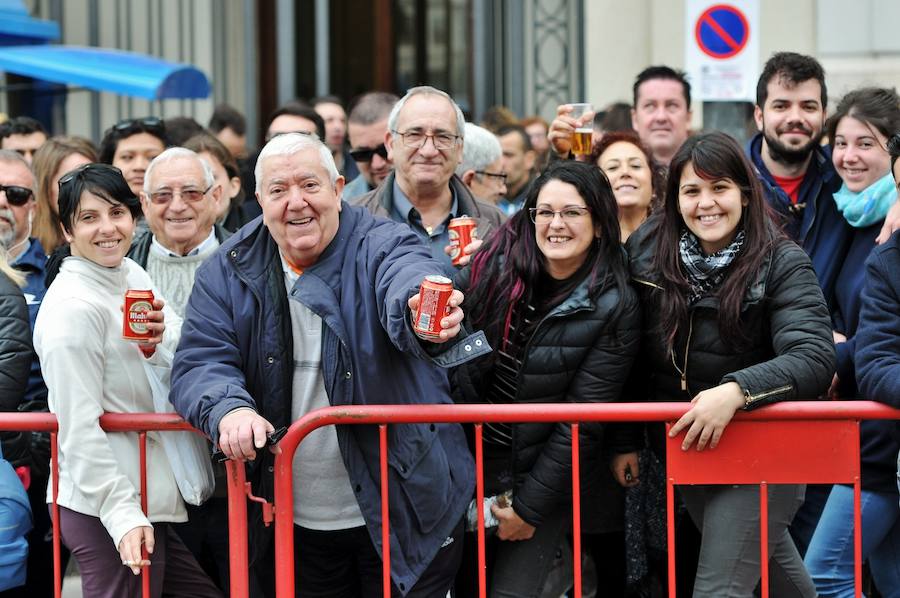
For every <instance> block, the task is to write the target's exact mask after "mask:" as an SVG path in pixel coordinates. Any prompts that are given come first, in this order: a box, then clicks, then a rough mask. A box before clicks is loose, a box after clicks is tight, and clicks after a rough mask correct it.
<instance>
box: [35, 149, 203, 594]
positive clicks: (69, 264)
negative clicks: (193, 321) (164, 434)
mask: <svg viewBox="0 0 900 598" xmlns="http://www.w3.org/2000/svg"><path fill="white" fill-rule="evenodd" d="M140 210H141V208H140V202H139V201H138V199H137V197H135V196H134V194H133V193H132V192H131V190H130V189H129V187H128V185H127V183H126V181H125V179H124V178H123V176H122V173H121V172H120V171H119V169H117V168H115V167H112V166H108V165H105V164H88V165H86V166H83V167H81V168H79V169H77V170H75V171H73V172H70V173H69V174H67V175H65V176H64V177H63V178H62V179H60V191H59V216H60V221H61V222H62V225H63V228H64V230H65V236H66V239H67V240H68V241H69V245H68V246H63V247H60V248H59V249H58V250H57V251H56V252H55V253H54V255H53V256H52V257H51V263H50V264H49V265H48V274H47V276H48V281H49V282H51V284H50V287H49V289H48V291H47V295H46V296H45V298H44V302H43V305H42V308H41V311H40V313H39V314H38V320H37V325H36V327H35V333H34V344H35V350H36V351H37V353H38V356H39V357H40V359H41V365H42V367H43V373H44V379H45V381H46V383H47V389H48V391H49V404H50V409H51V411H52V412H53V413H54V414H55V415H56V417H57V419H58V421H59V436H58V439H59V485H58V487H57V488H56V491H57V492H58V503H59V506H60V509H59V511H60V530H61V534H62V540H63V542H64V543H65V544H66V546H67V547H68V548H69V549H70V550H71V551H72V554H73V555H74V557H75V559H76V560H77V561H78V565H79V569H80V571H81V580H82V588H83V591H84V595H85V596H91V597H109V598H114V597H116V598H118V597H120V596H129V595H134V596H136V595H138V594H139V592H140V586H141V581H140V578H139V577H137V575H138V574H139V573H140V572H141V570H142V568H143V567H145V566H147V565H150V563H151V561H152V564H153V570H152V575H151V590H152V591H151V595H152V596H154V597H159V596H161V595H163V594H166V595H177V596H219V595H220V594H219V592H218V590H216V588H215V586H214V585H213V584H212V582H211V581H210V580H209V578H207V577H206V576H205V575H204V574H203V573H202V570H201V569H200V566H199V565H198V564H197V562H196V561H195V560H194V558H193V557H192V556H191V554H190V552H188V550H187V549H186V548H185V547H184V545H183V544H182V543H181V540H179V539H178V537H177V536H176V535H175V533H174V532H173V531H172V530H171V529H170V527H169V526H168V525H167V523H169V522H179V521H184V520H185V519H186V512H185V507H184V503H183V501H182V498H181V496H180V494H179V491H178V486H177V484H176V481H175V477H174V474H173V472H172V467H171V465H170V463H169V459H168V456H167V453H166V451H165V450H164V449H163V446H162V444H161V443H160V442H159V439H158V437H156V436H157V433H154V432H149V433H148V434H147V436H148V440H147V479H148V481H149V491H148V494H147V500H148V512H147V514H146V515H145V514H144V513H143V512H142V510H141V502H140V496H139V492H140V478H139V476H140V459H139V446H138V435H137V433H133V432H128V433H125V432H106V431H104V430H103V429H102V428H101V427H100V423H99V418H100V416H101V415H103V413H104V412H118V413H141V412H150V411H154V402H153V395H152V391H151V386H150V382H149V381H148V378H147V374H146V372H145V369H144V366H143V363H142V362H143V361H144V360H145V359H149V360H150V362H151V363H152V364H154V365H155V366H157V367H162V368H166V367H171V363H167V361H168V360H170V359H171V353H173V352H174V349H175V345H176V344H177V341H178V336H179V332H180V327H181V321H180V320H179V319H178V317H177V316H175V315H174V313H172V311H171V310H170V309H169V308H168V307H165V306H164V305H163V301H162V300H161V299H159V295H158V294H156V296H157V299H156V300H155V301H154V302H153V309H152V310H151V311H149V312H148V320H149V323H148V324H147V327H148V329H149V330H150V331H151V332H152V333H153V335H154V336H152V337H151V338H149V339H148V340H146V341H143V342H141V343H140V344H135V343H132V342H129V341H126V340H124V339H123V338H122V318H123V314H122V311H121V306H122V304H123V299H124V294H125V291H126V290H128V289H152V288H153V284H152V282H151V280H150V277H149V276H148V275H147V273H146V272H145V271H144V270H143V269H141V268H140V266H138V265H137V264H135V263H134V262H132V261H131V260H130V259H127V258H126V257H125V254H126V252H127V251H128V247H129V245H130V244H131V239H132V236H133V234H134V227H135V218H136V217H137V215H138V214H139V213H140ZM164 314H165V315H164ZM159 344H161V345H162V347H164V348H165V349H166V350H158V351H157V350H156V346H157V345H159ZM151 352H152V353H153V354H152V356H150V357H145V354H149V353H151ZM52 496H53V488H52V487H51V488H50V489H48V497H52ZM142 548H146V551H147V558H146V559H145V558H144V556H143V555H142V553H141V550H142Z"/></svg>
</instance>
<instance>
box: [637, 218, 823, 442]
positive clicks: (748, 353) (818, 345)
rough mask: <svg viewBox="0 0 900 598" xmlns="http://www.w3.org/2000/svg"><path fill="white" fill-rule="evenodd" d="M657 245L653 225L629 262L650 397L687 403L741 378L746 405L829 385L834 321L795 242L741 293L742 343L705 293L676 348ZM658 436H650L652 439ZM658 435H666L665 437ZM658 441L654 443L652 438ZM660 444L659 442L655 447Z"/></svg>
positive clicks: (807, 395) (797, 396)
mask: <svg viewBox="0 0 900 598" xmlns="http://www.w3.org/2000/svg"><path fill="white" fill-rule="evenodd" d="M655 246H656V239H655V236H654V235H653V226H652V223H648V225H645V226H644V227H641V229H639V230H638V231H637V232H636V233H635V234H633V235H632V236H631V238H629V239H628V244H627V250H628V254H629V262H630V263H629V267H630V270H631V275H632V280H633V282H634V283H635V284H634V286H635V288H636V290H637V292H638V294H639V295H640V298H641V305H642V307H643V312H644V333H643V336H642V342H641V360H640V361H641V363H642V364H643V367H644V368H645V374H644V375H643V376H642V377H641V378H642V380H643V382H644V383H645V386H644V388H643V391H642V392H640V393H639V394H642V395H643V397H642V398H643V399H644V400H650V401H689V400H690V399H691V398H692V397H693V396H695V395H696V394H697V393H699V392H700V391H703V390H707V389H709V388H712V387H714V386H718V385H720V384H724V383H726V382H737V383H738V384H739V385H740V387H741V388H742V389H743V390H744V394H745V396H746V397H747V400H748V408H756V407H760V406H763V405H767V404H769V403H773V402H775V401H795V400H807V399H815V398H817V397H818V396H820V395H822V394H823V393H824V392H825V391H826V390H827V389H828V385H829V384H830V383H831V379H832V376H833V374H834V369H835V350H834V340H833V338H832V334H831V320H830V318H829V315H828V307H827V305H826V304H825V299H824V297H823V295H822V290H821V288H820V287H819V284H818V282H817V279H816V274H815V272H814V270H813V268H812V264H811V263H810V261H809V257H808V256H807V255H806V253H804V252H803V250H802V249H800V248H799V247H798V246H797V245H795V244H794V243H793V242H791V241H784V242H782V243H780V244H779V245H778V246H777V247H776V248H775V250H774V251H773V252H772V254H771V255H769V256H768V258H767V259H765V260H764V261H763V264H762V266H761V268H760V271H759V275H758V276H757V278H756V282H754V283H753V284H752V285H751V286H750V287H749V288H748V289H747V292H746V294H745V295H744V304H743V306H742V313H741V319H742V328H743V330H744V333H745V334H746V335H747V336H748V337H749V340H748V342H747V343H746V345H745V346H743V347H738V348H736V347H733V346H731V345H729V344H727V343H725V342H724V341H723V339H722V337H721V335H720V334H719V326H718V313H719V312H718V309H719V301H718V299H717V298H715V297H705V298H703V299H701V300H700V301H698V302H697V303H696V304H695V305H694V306H693V307H692V308H691V310H690V312H689V313H690V323H689V325H688V326H686V327H685V326H683V327H681V329H679V331H678V334H677V336H676V339H675V344H674V350H673V352H672V353H668V354H667V353H666V351H665V340H664V339H663V338H662V335H661V334H660V332H659V319H658V315H659V310H658V308H657V307H656V306H657V302H658V297H657V296H658V294H659V293H660V292H661V290H660V287H659V276H658V274H657V272H656V271H655V270H654V269H653V267H652V259H653V254H654V250H655ZM655 436H658V434H651V439H654V437H655ZM658 440H662V438H661V437H660V438H659V439H658ZM654 444H655V443H654ZM657 448H659V446H657Z"/></svg>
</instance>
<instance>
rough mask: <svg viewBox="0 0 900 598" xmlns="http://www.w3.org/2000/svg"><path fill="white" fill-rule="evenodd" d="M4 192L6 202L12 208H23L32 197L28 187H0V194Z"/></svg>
mask: <svg viewBox="0 0 900 598" xmlns="http://www.w3.org/2000/svg"><path fill="white" fill-rule="evenodd" d="M2 191H5V192H6V201H7V202H9V205H12V206H16V207H19V206H24V205H25V204H26V203H28V200H29V199H31V196H32V195H34V193H33V192H32V190H31V189H29V188H28V187H20V186H18V185H0V192H2Z"/></svg>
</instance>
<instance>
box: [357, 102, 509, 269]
mask: <svg viewBox="0 0 900 598" xmlns="http://www.w3.org/2000/svg"><path fill="white" fill-rule="evenodd" d="M465 122H466V121H465V118H464V117H463V114H462V110H460V109H459V106H457V104H456V102H454V101H453V98H451V97H450V96H449V95H447V93H445V92H443V91H441V90H439V89H435V88H434V87H428V86H421V87H414V88H412V89H410V90H409V91H408V92H407V93H406V95H405V96H403V97H402V98H400V101H398V102H397V103H396V104H395V105H394V108H393V109H392V110H391V114H390V116H389V117H388V132H387V133H386V134H385V136H384V145H385V148H387V153H388V159H389V160H392V161H393V162H394V172H393V173H392V174H390V175H389V176H388V177H387V179H385V181H384V183H382V184H381V185H380V186H379V187H378V188H377V189H375V190H374V191H371V192H369V193H367V194H365V195H363V196H362V197H359V198H357V199H356V200H354V202H353V203H354V204H356V205H361V206H365V207H366V208H367V209H368V210H369V211H370V212H372V213H373V214H375V215H377V216H386V217H388V218H391V219H392V220H394V221H396V222H403V223H405V224H407V225H408V226H409V227H410V228H411V229H412V230H413V232H415V233H416V234H417V235H419V237H420V238H421V239H422V242H423V243H426V244H428V245H429V247H430V248H431V255H432V256H433V257H434V258H435V259H436V260H438V261H440V262H442V263H443V264H444V266H445V269H446V271H447V273H452V271H453V269H454V268H453V265H452V264H451V261H450V256H449V255H448V254H447V253H446V252H445V249H446V247H447V246H448V245H449V244H450V237H449V233H448V230H447V225H448V224H449V222H450V220H451V219H452V218H455V217H459V216H463V215H465V216H471V217H472V218H474V219H475V222H476V226H477V228H478V232H479V235H480V236H481V238H486V237H487V235H488V234H489V232H490V231H491V230H493V229H494V228H496V227H497V226H499V225H500V224H501V222H502V221H503V214H502V212H500V210H498V209H497V208H496V207H495V206H493V205H490V204H487V203H485V202H482V201H479V200H477V199H475V198H474V197H473V196H472V193H471V192H470V191H469V189H468V188H467V187H466V186H465V184H463V182H462V181H461V180H460V179H459V177H457V176H455V174H454V172H455V171H456V168H457V167H458V166H459V163H460V161H461V160H462V153H463V143H464V139H463V138H464V135H465Z"/></svg>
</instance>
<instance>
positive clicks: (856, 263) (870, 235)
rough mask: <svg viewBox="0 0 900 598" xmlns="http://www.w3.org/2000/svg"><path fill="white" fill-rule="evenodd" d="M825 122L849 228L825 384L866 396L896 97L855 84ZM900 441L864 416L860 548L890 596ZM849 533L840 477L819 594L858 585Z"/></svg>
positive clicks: (899, 101)
mask: <svg viewBox="0 0 900 598" xmlns="http://www.w3.org/2000/svg"><path fill="white" fill-rule="evenodd" d="M826 128H827V131H828V138H829V139H831V144H832V162H833V163H834V167H835V170H836V171H837V173H838V175H840V177H841V179H842V180H843V181H844V183H843V185H842V186H841V188H840V190H838V191H837V192H835V193H834V201H835V202H836V204H837V208H838V210H839V211H840V212H841V214H842V215H843V216H844V219H845V220H846V221H847V223H848V224H849V225H850V226H851V227H852V229H853V234H852V238H851V241H850V246H849V248H848V250H847V253H846V257H845V258H844V263H843V265H841V267H840V270H839V271H838V275H837V279H836V280H835V293H834V304H833V306H832V310H831V319H832V324H833V326H834V340H835V343H836V346H837V373H836V374H835V376H834V379H833V381H832V385H831V389H830V391H829V394H830V396H831V397H832V398H839V399H844V400H853V399H869V398H870V397H866V396H863V395H861V394H860V392H859V389H858V388H857V386H856V362H855V353H856V348H857V343H856V332H857V327H858V325H859V316H860V310H861V307H862V293H863V287H864V282H865V272H866V268H865V263H866V259H867V258H868V257H869V255H870V254H871V253H872V251H873V250H874V249H875V247H876V244H875V239H876V237H877V236H878V234H879V232H880V231H881V227H882V225H883V224H884V219H885V216H886V214H887V212H888V210H889V209H890V207H891V206H892V205H893V204H894V203H895V202H896V201H897V187H896V185H897V183H896V180H895V176H896V174H897V173H898V171H900V168H898V167H897V161H896V156H897V155H898V149H900V148H898V147H897V146H894V147H893V149H890V148H889V140H891V137H892V136H893V135H895V133H897V132H900V97H898V95H897V93H896V92H895V91H894V90H892V89H885V88H875V87H867V88H862V89H857V90H855V91H851V92H850V93H848V94H847V95H846V96H844V98H843V99H842V100H841V101H840V103H839V104H838V106H837V108H836V110H835V112H834V114H833V115H832V116H831V117H830V118H829V120H828V123H827V125H826ZM895 139H896V137H895ZM894 143H897V141H894ZM892 166H893V172H894V174H893V175H892V172H891V170H892ZM898 450H900V441H898V440H897V438H896V436H895V425H894V422H891V421H886V420H868V421H863V422H862V423H861V424H860V461H861V466H862V469H861V473H862V476H861V479H862V500H861V503H860V504H861V513H862V556H863V560H866V561H868V563H869V569H870V570H871V572H872V577H873V578H874V580H875V585H876V586H877V587H878V591H879V593H880V594H881V595H882V596H885V597H898V596H900V567H898V563H900V507H898V500H900V496H898V493H897V477H896V476H897V469H896V467H897V452H898ZM852 538H853V487H852V486H845V485H841V484H836V485H834V486H833V487H832V489H831V493H830V494H829V495H828V500H827V502H826V503H825V508H824V510H823V511H822V515H821V517H820V519H819V523H818V525H817V526H816V530H815V532H814V533H813V536H812V539H811V540H810V545H809V549H808V550H807V552H806V566H807V568H808V569H809V573H810V575H812V578H813V581H814V582H815V584H816V590H818V592H819V595H820V596H823V597H824V596H840V597H843V596H853V595H854V570H853V569H854V568H853V543H852V541H851V539H852Z"/></svg>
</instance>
